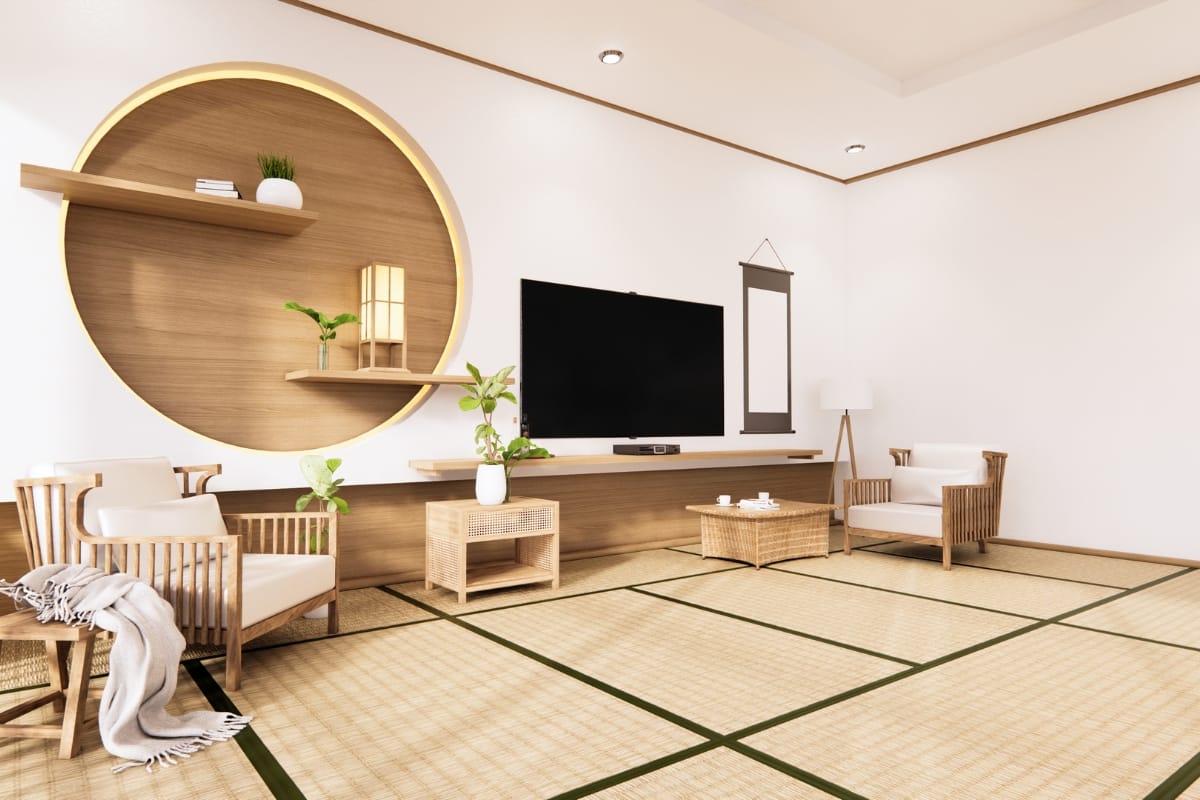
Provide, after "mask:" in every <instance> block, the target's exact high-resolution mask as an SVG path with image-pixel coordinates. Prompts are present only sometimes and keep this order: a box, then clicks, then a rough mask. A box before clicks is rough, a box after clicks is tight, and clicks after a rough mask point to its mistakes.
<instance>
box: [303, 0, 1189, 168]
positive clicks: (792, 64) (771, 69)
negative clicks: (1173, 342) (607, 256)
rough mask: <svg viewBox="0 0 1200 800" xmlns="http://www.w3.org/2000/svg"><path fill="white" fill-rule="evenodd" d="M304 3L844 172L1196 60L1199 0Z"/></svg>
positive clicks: (1104, 97)
mask: <svg viewBox="0 0 1200 800" xmlns="http://www.w3.org/2000/svg"><path fill="white" fill-rule="evenodd" d="M284 2H288V3H291V4H293V5H299V6H301V7H304V6H305V5H306V4H305V3H304V2H300V0H284ZM307 5H311V6H312V7H314V9H316V8H319V9H324V10H326V11H329V12H333V13H335V14H340V15H345V16H346V17H351V18H354V19H355V20H359V21H361V22H364V23H368V24H370V25H374V26H378V27H380V28H384V29H387V30H388V31H391V32H394V33H397V34H401V35H403V36H405V37H411V38H413V39H417V40H420V41H421V42H425V43H428V44H431V45H436V46H438V47H441V48H445V49H447V50H450V51H454V52H455V53H458V54H462V55H464V56H467V57H470V58H472V59H478V60H480V61H483V62H486V63H488V64H490V65H495V66H497V67H501V68H504V69H506V70H511V71H514V72H516V73H520V74H521V75H523V76H528V77H529V78H533V79H536V80H538V81H543V82H546V83H550V84H554V85H556V86H561V87H564V88H567V89H570V90H572V91H575V92H580V93H582V94H584V95H587V96H589V97H592V98H596V99H598V100H602V101H605V102H607V103H612V104H615V105H618V106H621V107H623V108H627V109H630V110H633V111H636V112H638V113H640V114H643V115H647V116H650V117H653V118H655V119H659V120H663V121H666V122H668V123H671V124H673V125H676V126H681V127H684V128H687V129H690V130H693V131H696V132H699V133H702V134H704V135H706V136H709V137H713V138H716V139H720V140H722V141H725V142H729V143H732V144H734V145H737V146H739V147H741V148H744V149H749V150H753V151H755V152H759V153H763V154H766V155H768V156H770V157H773V158H776V159H779V160H782V161H786V162H789V163H792V164H796V165H799V166H802V167H804V168H807V169H810V170H813V171H817V172H820V173H823V174H826V175H829V176H833V177H836V178H839V179H847V178H852V177H854V176H859V175H863V174H865V173H869V172H873V171H875V170H879V169H883V168H887V167H890V166H893V165H896V164H900V163H903V162H906V161H909V160H912V159H917V158H921V157H924V156H928V155H930V154H933V153H937V152H939V151H943V150H946V149H949V148H953V147H957V146H960V145H964V144H967V143H970V142H973V141H977V140H979V139H983V138H987V137H990V136H994V135H997V134H1002V133H1004V132H1007V131H1011V130H1013V129H1016V128H1020V127H1023V126H1026V125H1031V124H1036V123H1039V122H1042V121H1044V120H1047V119H1050V118H1053V117H1057V116H1059V115H1062V114H1069V113H1071V112H1074V111H1078V110H1080V109H1085V108H1088V107H1090V106H1094V105H1097V104H1100V103H1105V102H1108V101H1112V100H1116V99H1118V98H1122V97H1126V96H1128V95H1131V94H1135V93H1138V92H1142V91H1145V90H1149V89H1154V88H1156V87H1160V86H1163V85H1166V84H1170V83H1173V82H1175V81H1180V80H1184V79H1188V78H1192V77H1193V76H1198V75H1200V46H1197V43H1196V34H1197V32H1200V0H903V1H902V2H898V1H897V0H854V2H837V1H836V0H607V1H606V2H603V3H599V2H581V0H573V1H572V0H567V1H564V0H506V2H502V3H500V2H495V0H438V2H436V3H435V2H429V0H321V1H320V2H318V3H312V4H307ZM609 48H615V49H620V50H622V51H624V53H625V59H624V61H622V62H621V63H620V64H617V65H614V66H606V65H604V64H601V63H600V61H599V59H598V54H599V53H600V51H601V50H605V49H609ZM852 143H862V144H865V145H866V148H867V149H866V150H865V151H864V152H862V153H858V154H856V155H848V154H847V153H846V152H845V150H844V148H845V147H846V146H847V145H849V144H852Z"/></svg>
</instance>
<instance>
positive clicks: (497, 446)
mask: <svg viewBox="0 0 1200 800" xmlns="http://www.w3.org/2000/svg"><path fill="white" fill-rule="evenodd" d="M515 368H516V367H515V365H514V366H508V367H505V368H504V369H502V370H500V371H499V372H497V373H496V374H495V375H492V376H489V377H484V376H483V375H482V374H481V373H480V371H479V369H478V368H477V367H476V366H475V365H474V364H472V363H470V362H469V361H468V362H467V371H468V372H470V373H471V377H472V378H473V379H474V380H475V383H474V384H470V383H468V384H464V385H463V390H464V391H465V392H466V393H467V396H466V397H460V398H459V399H458V407H459V408H461V409H462V410H463V411H474V410H475V409H479V410H480V412H481V413H482V414H483V422H481V423H479V424H478V425H476V426H475V444H476V448H475V452H476V453H478V454H479V455H481V456H483V462H482V463H481V464H480V465H479V468H478V469H477V470H476V473H475V499H476V500H477V501H478V502H479V504H480V505H484V506H495V505H500V504H501V503H506V502H508V496H509V480H510V478H511V477H512V469H513V467H514V466H516V464H517V462H518V461H523V460H524V459H526V458H549V457H550V455H551V454H550V451H549V450H547V449H546V448H544V447H538V446H537V445H536V444H534V443H533V442H531V441H529V439H528V438H526V437H524V436H517V437H514V438H513V439H512V440H510V441H509V442H508V444H504V443H503V440H502V439H501V438H500V432H499V431H497V430H496V427H495V426H494V425H493V424H492V414H493V413H494V412H495V410H496V405H497V404H498V403H499V402H500V401H501V400H508V401H509V402H511V403H516V402H517V397H516V395H514V394H513V393H512V392H510V391H509V390H508V384H507V383H506V381H507V380H508V376H509V374H510V373H511V372H512V371H513V370H514V369H515Z"/></svg>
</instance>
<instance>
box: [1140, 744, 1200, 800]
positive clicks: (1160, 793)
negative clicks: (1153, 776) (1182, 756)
mask: <svg viewBox="0 0 1200 800" xmlns="http://www.w3.org/2000/svg"><path fill="white" fill-rule="evenodd" d="M1197 778H1200V753H1197V754H1196V755H1194V756H1192V757H1191V758H1189V759H1188V760H1187V761H1186V762H1184V765H1183V766H1182V767H1180V768H1179V769H1177V770H1175V772H1173V773H1171V776H1170V777H1169V778H1167V779H1166V780H1165V781H1163V782H1162V783H1160V784H1159V785H1158V786H1156V787H1154V788H1153V789H1152V790H1150V793H1149V794H1147V795H1146V796H1145V798H1143V800H1174V798H1176V797H1179V795H1181V794H1183V792H1184V790H1185V789H1187V788H1188V787H1189V786H1191V785H1192V784H1193V783H1195V782H1196V779H1197Z"/></svg>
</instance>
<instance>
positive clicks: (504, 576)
mask: <svg viewBox="0 0 1200 800" xmlns="http://www.w3.org/2000/svg"><path fill="white" fill-rule="evenodd" d="M552 580H554V571H553V570H549V569H540V568H538V567H534V566H530V565H529V564H518V563H517V562H515V561H507V562H502V563H499V564H487V565H485V566H479V567H471V568H470V569H468V570H467V584H466V590H467V591H468V592H473V591H475V590H476V589H499V588H501V587H504V586H521V585H522V584H526V583H538V582H540V581H552Z"/></svg>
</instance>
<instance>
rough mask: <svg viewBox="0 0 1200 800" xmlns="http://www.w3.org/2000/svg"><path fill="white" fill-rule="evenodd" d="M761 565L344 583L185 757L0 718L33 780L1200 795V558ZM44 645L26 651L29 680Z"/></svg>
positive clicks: (206, 685)
mask: <svg viewBox="0 0 1200 800" xmlns="http://www.w3.org/2000/svg"><path fill="white" fill-rule="evenodd" d="M854 544H855V546H856V548H857V549H856V550H855V552H854V554H853V555H852V556H849V557H847V556H846V555H844V554H842V553H841V552H840V548H841V541H840V536H839V535H838V534H837V532H836V530H835V534H834V535H833V536H832V537H831V550H833V551H834V552H832V554H831V556H830V557H829V558H819V557H818V558H807V559H798V560H793V561H786V562H780V563H777V564H773V565H770V566H768V567H764V568H763V569H761V570H754V569H753V568H752V567H748V566H746V565H744V564H740V563H738V562H732V561H723V560H717V559H702V558H701V557H700V555H699V548H698V547H691V546H689V547H682V548H674V549H670V550H656V551H650V552H645V553H633V554H626V555H620V556H608V557H604V558H595V559H587V560H581V561H570V562H564V563H563V565H562V579H561V586H560V587H559V588H558V589H553V588H551V587H549V586H548V585H539V586H530V587H524V588H518V589H509V590H497V591H493V592H483V593H479V594H474V595H472V596H471V597H470V598H469V599H468V602H466V603H465V604H459V603H458V602H457V598H456V596H455V594H454V593H452V592H450V591H447V590H445V589H441V588H434V589H432V590H426V589H425V588H424V585H423V583H422V582H420V581H415V582H412V583H405V584H400V585H396V586H391V587H383V588H379V589H362V590H355V591H353V592H346V593H345V597H344V601H343V608H342V622H343V625H342V630H343V633H342V634H341V635H339V636H336V637H325V636H323V635H322V631H323V628H322V624H323V623H320V622H316V621H307V620H306V621H300V622H297V623H295V624H294V625H293V626H289V627H288V628H287V629H284V630H282V631H281V632H280V633H279V634H277V635H276V636H274V637H273V638H272V639H271V640H269V641H266V642H262V643H260V645H262V646H259V647H258V648H256V649H253V650H250V651H248V652H247V653H246V655H245V678H244V682H243V689H242V690H241V691H238V692H229V693H225V692H224V691H223V690H222V689H221V688H220V684H221V681H223V679H224V674H223V663H224V662H223V658H221V656H220V654H219V653H207V652H195V651H194V652H190V653H188V654H186V657H188V658H189V660H188V661H187V663H185V665H184V668H181V672H180V680H179V690H178V692H177V694H176V699H175V701H174V703H173V705H172V710H173V711H174V712H175V713H182V712H183V711H186V710H190V709H194V708H200V707H206V706H211V707H216V708H220V709H223V710H224V709H235V710H237V711H239V712H240V713H243V714H249V715H252V716H253V717H254V722H253V723H252V724H251V725H250V727H249V728H248V729H247V730H246V731H245V732H243V733H242V734H240V735H239V736H238V737H237V738H236V739H235V740H234V741H232V742H225V743H220V744H216V745H214V746H212V747H211V748H208V749H207V750H205V751H202V752H200V753H197V754H196V755H194V756H193V757H192V758H191V759H188V760H186V761H182V762H181V763H180V764H179V765H177V766H175V767H171V768H169V769H166V770H156V771H154V772H153V773H147V772H145V771H143V770H138V769H134V770H128V771H126V772H123V773H120V774H115V775H114V774H112V773H111V771H110V768H111V767H112V766H113V764H114V763H115V759H113V758H112V757H110V756H109V755H108V754H107V753H105V751H104V750H103V748H102V746H101V744H100V742H99V737H98V734H97V733H96V732H95V730H94V729H93V730H91V731H89V732H88V734H87V738H85V740H84V744H83V754H82V755H81V756H79V757H77V758H75V759H72V760H69V761H62V760H59V759H57V758H55V757H54V753H55V747H54V746H53V745H52V744H49V743H47V742H42V741H38V740H14V739H0V797H5V798H7V797H13V798H60V797H61V798H126V797H128V798H135V797H136V798H175V799H176V800H191V798H211V797H237V798H239V800H252V799H253V798H270V797H279V798H312V799H313V800H316V798H413V799H417V798H489V800H490V799H492V798H551V797H559V798H571V797H585V796H586V797H599V798H609V799H610V800H612V799H616V798H620V799H623V800H624V799H628V798H655V799H656V800H657V799H658V798H688V799H689V800H692V799H693V798H714V800H715V799H716V798H747V799H749V798H755V799H758V798H799V799H800V800H808V799H809V798H813V799H817V798H830V797H834V798H872V799H873V800H939V798H954V799H955V800H970V799H972V798H981V799H982V798H988V799H989V800H990V799H991V798H997V800H1015V799H1016V798H1054V799H1057V798H1070V799H1071V800H1076V799H1077V798H1078V799H1079V800H1093V799H1094V798H1133V799H1136V798H1148V799H1149V800H1165V798H1174V797H1183V798H1194V799H1196V800H1200V784H1196V779H1197V778H1198V777H1200V621H1198V620H1200V614H1198V613H1196V609H1197V608H1200V572H1196V571H1193V570H1191V569H1187V568H1181V567H1173V566H1164V565H1160V564H1148V563H1144V562H1138V561H1131V560H1124V559H1110V558H1101V557H1097V556H1084V555H1075V554H1069V553H1060V552H1053V551H1048V550H1036V549H1031V548H1021V547H1013V546H1004V545H993V546H992V547H990V548H989V552H988V553H986V554H980V553H978V552H976V551H975V550H974V549H973V548H967V547H964V548H960V550H961V552H956V553H955V567H954V569H953V570H951V571H949V572H946V571H944V570H942V569H941V564H940V560H939V557H938V554H937V553H936V552H935V551H934V550H933V549H932V548H920V547H913V546H908V545H897V544H880V543H871V542H868V541H863V542H859V541H858V540H855V542H854ZM36 661H37V658H36V657H35V656H34V655H32V654H22V653H21V652H20V651H17V650H9V649H6V650H4V651H3V653H0V680H4V681H7V683H5V684H4V685H5V686H12V685H15V686H19V687H22V688H16V689H10V690H9V691H8V692H7V693H6V694H5V696H4V697H3V699H2V702H3V703H5V704H7V703H10V702H12V701H15V700H16V699H17V698H19V697H20V695H21V694H22V693H23V692H25V691H27V689H26V688H24V687H28V686H30V684H29V683H22V681H29V680H31V678H30V676H31V675H34V674H35V672H34V671H32V670H34V667H33V666H32V665H33V664H34V663H35V662H36Z"/></svg>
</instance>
